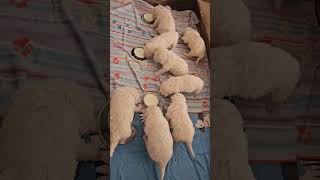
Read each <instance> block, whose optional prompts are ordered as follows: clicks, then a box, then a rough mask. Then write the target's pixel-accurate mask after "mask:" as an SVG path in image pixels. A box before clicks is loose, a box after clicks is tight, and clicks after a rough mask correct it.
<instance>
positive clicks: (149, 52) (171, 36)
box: [144, 32, 179, 58]
mask: <svg viewBox="0 0 320 180" xmlns="http://www.w3.org/2000/svg"><path fill="white" fill-rule="evenodd" d="M178 39H179V34H178V33H177V32H166V33H163V34H161V35H159V36H156V37H154V38H152V39H150V40H149V41H148V42H146V43H145V45H144V55H145V57H146V58H151V57H152V56H153V55H154V52H155V51H156V50H157V49H160V48H165V49H168V48H169V49H174V48H175V47H176V46H177V44H178Z"/></svg>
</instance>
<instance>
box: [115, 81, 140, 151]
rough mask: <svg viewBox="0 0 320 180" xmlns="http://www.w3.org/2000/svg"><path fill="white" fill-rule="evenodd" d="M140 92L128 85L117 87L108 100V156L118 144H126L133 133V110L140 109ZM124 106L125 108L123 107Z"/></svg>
mask: <svg viewBox="0 0 320 180" xmlns="http://www.w3.org/2000/svg"><path fill="white" fill-rule="evenodd" d="M139 100H140V93H139V91H138V90H137V89H135V88H133V87H129V86H125V87H120V88H117V89H116V90H115V91H114V92H113V93H112V95H111V100H110V157H112V155H113V152H114V151H115V149H116V147H117V146H118V144H126V143H127V142H128V141H129V140H130V139H132V138H133V136H134V135H135V129H134V128H133V126H132V122H133V117H134V112H135V111H136V112H138V111H140V110H141V107H139V106H136V105H137V104H139ZM124 107H125V108H124Z"/></svg>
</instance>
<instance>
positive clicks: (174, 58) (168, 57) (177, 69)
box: [153, 48, 189, 76]
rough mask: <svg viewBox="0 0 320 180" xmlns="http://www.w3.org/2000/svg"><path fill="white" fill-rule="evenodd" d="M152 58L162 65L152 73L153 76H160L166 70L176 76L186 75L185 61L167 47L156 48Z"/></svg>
mask: <svg viewBox="0 0 320 180" xmlns="http://www.w3.org/2000/svg"><path fill="white" fill-rule="evenodd" d="M153 60H154V61H155V62H157V63H160V64H161V65H162V68H161V69H160V70H158V71H157V72H156V73H155V74H154V75H155V76H160V75H161V74H163V73H166V72H168V71H170V72H171V73H172V74H173V75H176V76H182V75H186V74H188V72H189V67H188V64H187V63H186V61H185V60H184V59H182V58H181V57H179V56H178V55H176V54H175V53H174V52H172V51H169V50H168V49H164V48H160V49H158V50H156V51H155V53H154V56H153Z"/></svg>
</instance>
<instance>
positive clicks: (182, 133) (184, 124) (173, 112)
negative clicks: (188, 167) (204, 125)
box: [166, 93, 195, 157]
mask: <svg viewBox="0 0 320 180" xmlns="http://www.w3.org/2000/svg"><path fill="white" fill-rule="evenodd" d="M170 99H171V104H170V106H169V107H168V110H167V113H166V119H167V120H168V121H169V124H170V128H172V137H173V139H174V140H175V141H177V142H179V141H180V142H184V143H186V145H187V147H188V150H189V152H190V153H191V155H192V156H193V157H195V155H194V152H193V149H192V141H193V136H194V132H195V129H194V127H193V123H192V121H191V119H190V117H189V114H188V105H187V100H186V98H185V97H184V95H183V94H181V93H176V94H174V95H172V96H171V97H170Z"/></svg>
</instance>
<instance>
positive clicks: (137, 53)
mask: <svg viewBox="0 0 320 180" xmlns="http://www.w3.org/2000/svg"><path fill="white" fill-rule="evenodd" d="M131 55H132V56H133V57H134V58H136V59H137V60H140V61H144V60H147V58H146V57H145V56H144V49H143V48H142V47H136V48H133V49H132V51H131Z"/></svg>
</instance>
